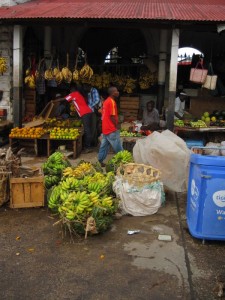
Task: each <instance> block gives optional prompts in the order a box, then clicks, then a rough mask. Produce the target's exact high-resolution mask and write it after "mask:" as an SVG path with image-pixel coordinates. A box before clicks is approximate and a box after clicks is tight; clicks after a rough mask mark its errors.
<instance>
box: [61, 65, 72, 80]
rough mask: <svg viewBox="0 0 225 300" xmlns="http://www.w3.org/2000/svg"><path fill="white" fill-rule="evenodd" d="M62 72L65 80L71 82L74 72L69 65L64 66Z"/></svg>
mask: <svg viewBox="0 0 225 300" xmlns="http://www.w3.org/2000/svg"><path fill="white" fill-rule="evenodd" d="M61 72H62V75H63V79H64V80H65V82H67V83H70V82H71V81H72V78H73V74H72V72H71V71H70V69H69V68H68V67H64V68H62V71H61Z"/></svg>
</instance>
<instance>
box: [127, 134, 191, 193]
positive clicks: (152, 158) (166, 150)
mask: <svg viewBox="0 0 225 300" xmlns="http://www.w3.org/2000/svg"><path fill="white" fill-rule="evenodd" d="M190 154H191V151H190V150H189V149H188V147H187V145H186V143H185V142H184V141H183V140H182V139H181V138H179V137H178V136H177V135H176V134H174V133H172V132H171V131H169V130H165V131H163V132H162V133H159V132H157V131H155V132H153V133H152V134H151V135H149V136H148V137H146V138H144V139H140V140H138V141H137V142H136V144H135V146H134V148H133V157H134V161H135V162H136V163H143V164H147V165H151V166H153V167H154V168H157V169H159V170H160V171H161V180H162V182H163V184H164V185H165V186H166V187H167V188H168V189H169V190H172V191H175V192H186V191H187V185H188V173H189V161H190Z"/></svg>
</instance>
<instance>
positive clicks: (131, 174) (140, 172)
mask: <svg viewBox="0 0 225 300" xmlns="http://www.w3.org/2000/svg"><path fill="white" fill-rule="evenodd" d="M160 175H161V172H160V171H159V170H158V169H155V168H153V167H152V166H150V165H144V164H136V163H129V164H124V165H121V166H120V167H119V168H118V169H117V176H120V177H122V179H123V180H125V181H127V182H128V183H129V184H131V185H134V186H144V185H146V184H150V183H152V182H155V181H157V180H159V179H160Z"/></svg>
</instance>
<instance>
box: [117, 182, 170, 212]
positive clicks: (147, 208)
mask: <svg viewBox="0 0 225 300" xmlns="http://www.w3.org/2000/svg"><path fill="white" fill-rule="evenodd" d="M113 191H114V192H115V194H116V196H117V197H118V198H119V199H120V200H121V201H120V204H119V207H120V209H121V211H122V214H130V215H132V216H148V215H152V214H155V213H156V212H157V211H158V209H159V208H160V206H161V205H162V203H163V202H164V200H165V195H164V191H163V184H162V182H160V181H155V182H153V183H151V184H149V185H145V186H143V187H135V186H133V185H130V184H129V183H128V182H126V181H124V180H123V179H122V178H121V177H119V176H116V178H115V181H114V183H113Z"/></svg>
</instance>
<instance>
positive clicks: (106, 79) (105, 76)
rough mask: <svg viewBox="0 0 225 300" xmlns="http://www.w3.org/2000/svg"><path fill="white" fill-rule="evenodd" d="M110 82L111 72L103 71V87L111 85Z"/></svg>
mask: <svg viewBox="0 0 225 300" xmlns="http://www.w3.org/2000/svg"><path fill="white" fill-rule="evenodd" d="M110 82H111V73H106V72H103V73H102V87H103V88H107V87H109V85H110Z"/></svg>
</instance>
